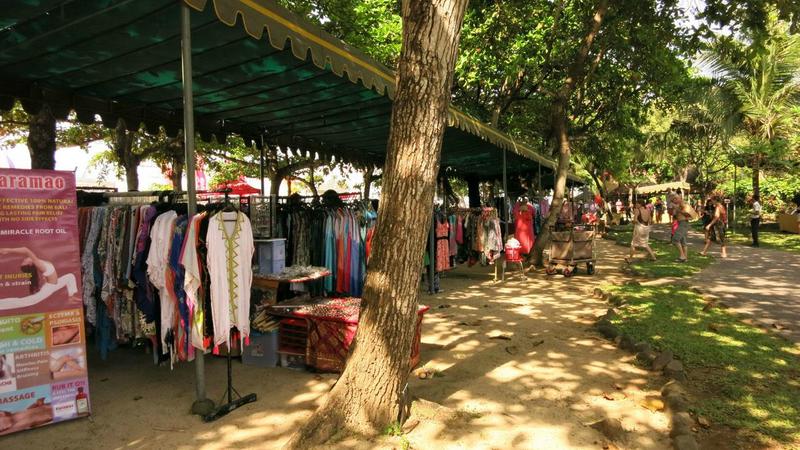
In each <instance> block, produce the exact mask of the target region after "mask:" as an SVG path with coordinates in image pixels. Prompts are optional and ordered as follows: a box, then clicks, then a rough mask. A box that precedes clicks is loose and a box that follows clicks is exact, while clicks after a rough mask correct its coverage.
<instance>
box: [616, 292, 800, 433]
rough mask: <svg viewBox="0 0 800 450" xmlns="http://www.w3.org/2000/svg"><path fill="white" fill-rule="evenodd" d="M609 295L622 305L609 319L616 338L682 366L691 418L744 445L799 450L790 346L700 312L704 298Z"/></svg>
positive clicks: (796, 376)
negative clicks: (667, 353)
mask: <svg viewBox="0 0 800 450" xmlns="http://www.w3.org/2000/svg"><path fill="white" fill-rule="evenodd" d="M610 290H611V291H612V292H615V293H616V294H617V295H619V296H620V297H621V298H623V299H624V300H625V301H626V304H625V305H624V306H623V307H621V308H619V314H620V315H619V317H618V318H616V319H614V320H613V322H614V323H615V324H616V325H617V326H618V327H619V328H620V329H621V330H622V331H623V332H625V333H628V334H629V335H630V336H631V337H633V338H634V340H636V341H648V342H650V343H652V344H653V345H654V346H656V347H660V348H668V349H670V350H672V351H673V352H675V354H676V357H677V358H679V359H680V360H681V361H682V362H683V364H684V366H685V367H686V369H687V373H688V374H689V379H690V381H689V389H690V391H692V392H693V393H694V394H695V399H694V401H693V402H692V403H693V405H692V407H693V409H694V411H695V412H696V413H697V414H701V415H703V416H706V417H708V418H709V419H711V421H712V423H714V424H722V425H726V426H728V427H731V428H733V429H735V430H737V432H738V433H740V434H743V435H744V436H745V437H746V439H757V440H759V441H762V442H764V443H766V442H767V441H769V439H774V440H776V441H778V442H781V443H782V444H783V445H784V446H787V447H788V448H795V449H800V356H799V355H798V351H797V350H796V349H795V348H794V347H793V346H792V344H790V343H788V342H787V341H784V340H783V339H781V338H779V337H776V336H773V335H771V334H768V333H766V332H764V331H763V330H760V329H758V328H756V327H752V326H750V325H747V324H744V323H742V322H741V321H739V320H738V319H737V318H736V317H734V316H732V315H730V314H728V313H726V312H725V311H724V310H721V309H718V308H712V309H710V310H709V311H707V312H704V311H703V307H704V306H705V303H704V301H703V299H702V298H701V297H700V296H698V295H697V294H695V293H693V292H691V291H690V290H688V289H686V288H681V287H670V286H666V287H663V286H662V287H655V286H621V287H612V288H610Z"/></svg>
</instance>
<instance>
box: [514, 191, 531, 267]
mask: <svg viewBox="0 0 800 450" xmlns="http://www.w3.org/2000/svg"><path fill="white" fill-rule="evenodd" d="M534 214H535V210H534V209H533V205H531V204H529V203H527V202H526V203H520V202H517V203H516V204H515V205H514V237H515V238H516V239H517V240H518V241H519V245H520V253H522V254H523V255H527V254H528V253H530V252H531V248H533V243H534V239H535V236H534V232H533V217H534Z"/></svg>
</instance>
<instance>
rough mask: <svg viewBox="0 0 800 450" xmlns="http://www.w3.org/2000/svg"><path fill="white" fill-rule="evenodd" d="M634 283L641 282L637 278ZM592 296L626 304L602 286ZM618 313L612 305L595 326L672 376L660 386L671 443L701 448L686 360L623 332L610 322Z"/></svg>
mask: <svg viewBox="0 0 800 450" xmlns="http://www.w3.org/2000/svg"><path fill="white" fill-rule="evenodd" d="M633 283H634V284H639V283H638V282H633ZM593 296H594V297H595V298H602V299H603V300H605V301H607V302H609V303H611V304H612V305H613V306H615V307H620V306H622V305H623V304H624V301H623V300H622V299H621V298H619V297H618V296H616V295H613V294H610V293H607V292H603V290H602V289H600V288H595V289H594V291H593ZM615 317H619V315H618V314H617V312H616V311H615V310H614V308H609V309H608V311H607V312H606V313H605V314H604V315H602V316H600V317H599V318H598V320H597V323H596V324H595V328H597V331H599V332H600V334H602V335H603V336H604V337H605V338H606V339H608V340H610V341H612V342H613V343H614V344H615V345H616V346H617V347H619V348H621V349H623V350H627V351H629V352H631V353H634V354H636V360H637V361H638V362H639V363H640V364H642V365H644V366H646V367H649V369H650V370H652V371H655V372H662V373H663V374H664V376H665V377H666V378H667V379H669V381H668V382H667V383H666V384H665V385H664V386H663V387H662V388H661V398H662V399H663V401H664V405H665V409H666V411H667V415H668V416H669V422H670V432H669V436H670V437H671V438H672V447H673V448H674V449H675V450H697V449H699V448H700V447H699V446H698V445H697V440H696V439H695V437H694V430H693V428H695V429H696V422H695V419H694V418H693V417H692V416H691V415H690V414H689V399H688V395H687V393H686V390H685V389H684V387H683V383H686V382H687V381H688V380H689V379H688V376H687V374H686V370H685V369H684V367H683V363H681V362H680V361H678V360H677V359H674V357H675V355H674V354H673V353H672V351H671V350H668V349H664V350H663V351H661V352H657V351H655V350H654V349H653V347H652V346H651V345H650V344H649V343H647V342H634V340H633V338H631V337H630V336H628V335H627V334H626V333H623V332H621V331H620V330H619V328H617V327H616V326H615V325H614V324H612V323H611V319H613V318H615ZM699 425H702V424H699ZM706 425H707V424H706Z"/></svg>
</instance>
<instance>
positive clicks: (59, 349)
mask: <svg viewBox="0 0 800 450" xmlns="http://www.w3.org/2000/svg"><path fill="white" fill-rule="evenodd" d="M78 239H79V233H78V208H77V205H76V201H75V175H74V174H73V173H72V172H59V171H53V170H20V169H0V435H4V434H9V433H13V432H16V431H21V430H26V429H29V428H34V427H39V426H42V425H46V424H49V423H55V422H60V421H63V420H68V419H74V418H76V417H81V416H86V415H88V414H89V412H90V411H89V386H88V385H89V382H88V380H87V366H86V333H85V330H84V327H83V310H82V308H83V301H82V295H81V293H82V290H81V265H80V255H79V250H78Z"/></svg>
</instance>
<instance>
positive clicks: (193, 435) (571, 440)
mask: <svg viewBox="0 0 800 450" xmlns="http://www.w3.org/2000/svg"><path fill="white" fill-rule="evenodd" d="M599 245H600V246H601V252H600V253H601V254H603V255H605V257H604V259H602V260H601V261H600V263H599V265H598V273H597V274H596V275H595V276H593V277H589V276H586V275H585V274H583V273H581V274H579V275H577V276H576V277H574V278H572V279H564V278H563V277H561V276H556V277H553V278H547V277H545V276H544V275H541V274H532V275H531V276H530V278H529V279H528V280H527V281H522V280H520V279H519V278H513V277H511V278H510V279H508V280H507V281H506V282H505V283H504V284H499V285H496V284H494V283H492V274H491V273H490V269H489V268H481V267H473V268H459V269H457V270H455V271H453V272H450V273H448V275H447V277H445V278H444V279H443V280H442V287H443V289H445V290H446V291H445V292H444V293H443V294H440V295H438V296H435V297H432V296H427V295H423V296H422V297H421V302H422V303H426V304H429V305H431V306H432V309H431V311H430V313H429V314H428V315H427V316H426V319H425V325H424V332H423V340H422V342H423V344H422V362H421V365H422V366H424V367H425V368H428V369H434V370H436V371H438V375H439V376H436V377H434V378H433V379H419V378H416V377H413V378H412V379H411V381H410V389H411V392H412V393H413V395H415V396H417V397H419V398H422V399H425V400H428V401H431V402H436V403H438V404H441V405H443V409H444V410H446V411H448V412H449V413H447V414H439V415H437V417H431V418H424V417H423V420H422V421H421V422H420V423H419V425H418V426H416V428H414V429H413V430H412V431H411V432H410V433H408V435H407V439H408V440H409V441H410V444H411V448H416V449H431V448H436V449H509V448H526V449H564V448H570V449H600V448H603V445H604V443H605V442H607V439H606V438H605V437H604V436H603V435H601V434H600V433H599V432H598V431H596V430H594V429H593V428H591V427H589V426H588V424H590V423H592V422H595V421H598V420H600V419H604V418H607V417H611V418H618V419H620V420H621V421H622V423H623V425H624V427H625V428H626V429H627V430H629V431H628V432H627V433H626V436H625V437H624V439H623V442H618V443H617V446H619V447H620V448H635V449H666V448H669V438H668V437H667V435H666V434H667V427H668V423H667V419H666V416H665V415H664V414H663V413H661V412H654V411H650V410H648V409H646V408H644V407H642V406H641V402H642V401H643V400H644V399H645V398H646V397H647V396H648V395H657V390H658V389H659V388H660V386H661V384H662V383H663V382H664V381H663V380H662V379H661V378H660V377H659V376H657V375H654V374H652V373H649V372H647V371H645V370H642V369H640V368H638V367H636V366H635V365H634V364H633V357H632V356H631V355H629V354H628V353H626V352H623V351H620V350H618V349H616V348H615V347H614V346H612V345H610V344H609V343H608V342H606V341H605V340H603V339H602V338H600V336H599V335H598V334H596V333H595V332H594V331H593V330H592V329H591V325H592V323H593V321H594V317H595V316H596V315H599V314H601V313H602V312H604V311H605V309H606V308H607V305H605V304H604V303H603V302H601V301H599V300H596V299H593V298H591V296H590V295H587V294H586V292H591V290H592V289H593V288H594V287H595V286H597V285H599V284H601V283H604V282H611V283H618V282H620V281H621V278H619V277H620V275H619V272H618V271H617V270H616V268H617V267H618V265H619V261H620V259H621V252H623V251H624V249H623V248H622V247H616V246H614V245H613V244H612V243H610V242H606V241H601V242H599ZM444 305H449V306H446V307H441V306H444ZM500 334H504V335H505V336H506V337H508V339H507V340H506V339H497V338H496V337H497V336H498V335H500ZM493 337H495V338H493ZM89 353H90V354H93V355H94V354H95V353H96V352H94V351H92V350H90V351H89ZM207 361H208V362H207V367H206V368H207V371H206V372H207V385H208V391H209V394H210V396H211V397H213V398H214V399H218V398H219V396H220V395H221V394H222V390H223V388H224V379H225V378H224V377H225V362H224V359H222V358H209V359H208V360H207ZM193 370H194V369H193V366H192V365H191V364H179V365H178V366H177V367H176V369H175V370H174V371H170V370H169V368H168V367H163V366H162V367H155V366H153V365H152V363H151V358H150V356H149V355H146V354H144V353H143V352H142V351H139V350H125V349H120V350H117V351H115V352H113V353H112V354H111V355H110V357H109V360H108V361H97V360H92V361H90V392H91V396H92V403H93V408H94V416H93V418H92V419H91V420H89V419H85V420H79V421H72V422H68V423H63V424H59V425H54V426H50V427H46V428H42V429H39V430H32V431H27V432H23V433H20V434H17V435H14V436H10V437H4V438H3V443H4V446H5V447H7V448H51V449H83V448H89V447H91V448H102V449H145V448H146V449H153V448H155V449H173V448H179V449H190V448H191V449H195V448H200V449H227V448H259V449H262V448H280V446H281V444H282V443H283V442H285V440H286V439H288V437H289V436H290V435H291V433H292V432H293V431H294V430H295V429H296V428H297V427H298V425H299V424H300V423H302V421H303V420H305V418H306V417H307V416H308V415H309V414H310V413H311V411H313V409H314V408H315V407H316V406H317V405H318V403H319V400H320V397H321V396H322V395H323V394H324V393H325V392H327V390H328V389H329V388H330V387H331V386H332V384H333V383H334V380H335V376H334V375H331V374H324V375H316V374H313V373H309V372H298V371H293V370H289V369H283V368H271V369H262V368H257V367H252V366H243V365H241V364H239V363H237V364H236V365H235V367H234V374H235V386H236V387H237V389H238V390H239V392H241V393H242V394H245V393H250V392H254V393H256V394H257V395H258V401H257V402H255V403H252V404H249V405H246V406H244V407H243V408H241V409H239V410H237V411H234V412H233V413H231V414H230V415H228V416H226V417H224V418H222V419H220V420H218V421H216V422H214V423H211V424H204V423H202V422H201V421H200V420H199V419H198V418H197V417H194V416H191V415H190V414H189V411H188V409H189V406H190V404H191V401H192V395H193ZM398 439H399V438H393V439H389V438H383V439H380V440H378V441H377V442H363V441H362V442H359V441H357V440H353V439H349V440H345V441H342V442H340V443H339V444H338V445H336V446H333V447H335V448H359V449H373V448H398V447H400V445H399V440H398ZM328 448H330V447H328Z"/></svg>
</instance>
